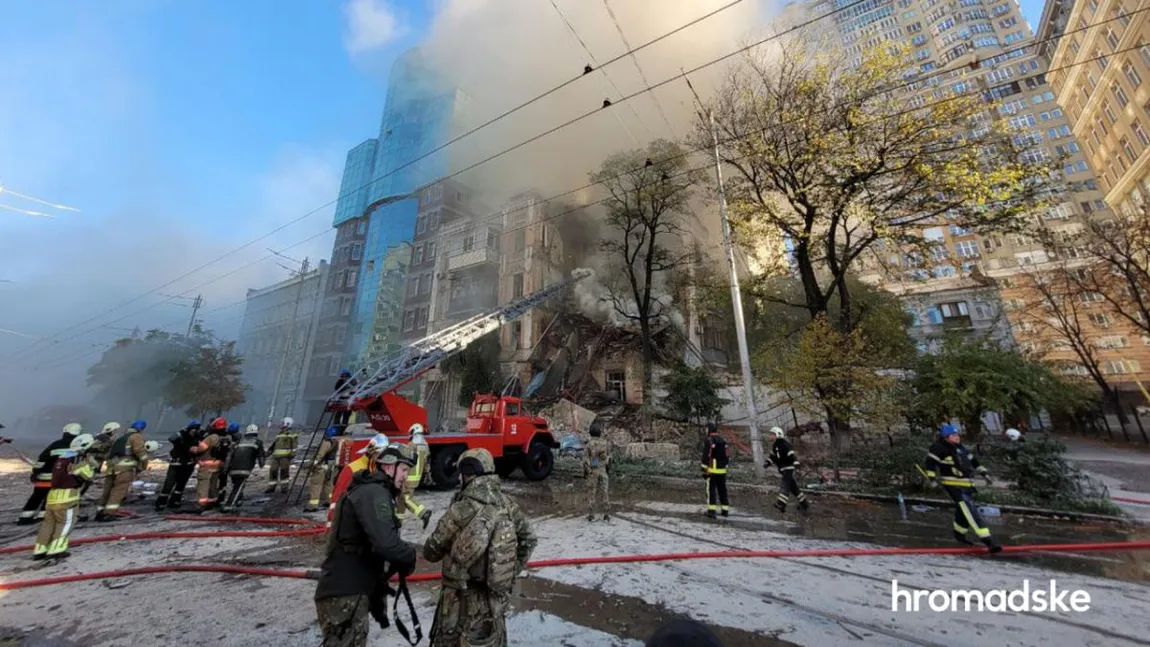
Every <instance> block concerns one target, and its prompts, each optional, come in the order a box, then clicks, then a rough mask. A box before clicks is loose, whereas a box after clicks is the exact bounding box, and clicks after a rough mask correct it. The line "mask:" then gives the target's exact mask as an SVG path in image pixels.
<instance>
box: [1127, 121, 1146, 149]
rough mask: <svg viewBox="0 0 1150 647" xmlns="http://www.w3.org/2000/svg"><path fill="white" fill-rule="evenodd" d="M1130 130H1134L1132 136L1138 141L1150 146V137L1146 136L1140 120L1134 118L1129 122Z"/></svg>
mask: <svg viewBox="0 0 1150 647" xmlns="http://www.w3.org/2000/svg"><path fill="white" fill-rule="evenodd" d="M1130 130H1132V131H1134V136H1135V137H1137V138H1138V141H1140V142H1142V145H1143V146H1150V137H1147V136H1146V131H1145V130H1143V128H1142V122H1141V121H1139V120H1137V119H1135V120H1134V121H1132V122H1131V123H1130Z"/></svg>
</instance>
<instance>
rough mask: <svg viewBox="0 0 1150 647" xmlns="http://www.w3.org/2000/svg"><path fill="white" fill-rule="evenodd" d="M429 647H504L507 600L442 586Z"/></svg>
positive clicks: (482, 592) (471, 590)
mask: <svg viewBox="0 0 1150 647" xmlns="http://www.w3.org/2000/svg"><path fill="white" fill-rule="evenodd" d="M429 641H430V645H431V647H507V599H506V598H501V597H500V596H497V595H495V594H492V593H490V592H488V591H487V590H485V589H482V588H469V589H455V588H450V587H447V586H442V587H440V589H439V603H438V604H436V606H435V620H434V621H432V624H431V636H430V638H429Z"/></svg>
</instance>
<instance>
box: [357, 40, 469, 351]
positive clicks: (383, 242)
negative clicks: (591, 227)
mask: <svg viewBox="0 0 1150 647" xmlns="http://www.w3.org/2000/svg"><path fill="white" fill-rule="evenodd" d="M462 99H463V97H462V95H461V93H460V92H459V91H458V90H456V89H455V88H454V87H452V86H451V85H450V84H449V83H448V82H446V81H445V80H444V79H443V77H442V76H441V75H439V74H438V73H436V72H435V71H434V70H433V69H432V68H431V67H430V66H429V65H428V64H427V62H426V61H425V59H424V58H423V56H422V54H421V52H420V50H419V49H418V48H414V49H411V50H408V51H407V52H405V53H404V54H403V55H401V56H400V57H399V58H398V59H397V60H396V62H395V63H394V64H393V65H392V69H391V76H390V78H389V81H388V88H387V104H386V106H385V107H384V110H383V118H382V120H381V122H380V128H379V136H378V137H377V138H376V139H372V140H368V141H366V142H364V143H362V144H360V145H359V146H357V147H355V148H354V149H352V150H351V151H349V152H348V157H347V162H346V165H345V167H344V174H343V178H342V181H341V193H340V195H341V198H340V200H339V201H338V203H337V204H336V210H335V224H336V225H339V223H341V222H344V221H346V220H348V219H351V218H357V217H360V216H361V215H363V211H364V209H366V208H368V207H369V206H370V205H371V204H372V203H375V202H378V201H380V200H383V199H386V198H396V197H400V196H406V195H411V194H413V193H414V192H415V191H416V189H418V188H420V187H422V186H426V185H428V184H432V183H434V182H435V181H437V180H439V179H441V178H443V177H444V176H446V175H448V174H449V173H450V172H451V170H452V169H451V159H452V158H453V157H455V156H454V155H452V151H451V149H450V148H447V149H444V150H442V151H438V152H436V153H434V154H429V153H431V151H432V150H434V149H436V148H438V147H440V146H443V145H444V144H446V143H447V142H448V141H449V140H450V139H451V138H452V137H454V136H455V135H456V134H457V133H458V132H459V129H460V127H461V126H462V124H461V122H460V115H461V114H462ZM423 155H427V157H426V158H424V159H419V160H418V161H416V160H417V158H419V157H421V156H423ZM368 182H371V184H370V186H369V187H368V188H367V189H365V190H362V191H358V190H354V189H356V188H357V187H361V186H364V185H365V184H368ZM349 191H350V193H348V192H349ZM417 208H418V200H417V198H416V197H415V196H414V195H412V197H411V198H408V199H401V200H397V201H395V202H391V203H388V204H385V205H383V206H380V207H378V208H377V209H375V210H374V211H373V212H372V213H371V215H370V218H369V221H368V230H367V239H366V241H365V242H364V250H363V259H362V262H361V265H360V272H359V281H358V285H357V287H356V295H355V301H354V303H353V305H352V312H351V318H350V321H349V325H348V330H347V337H346V344H347V345H346V348H345V353H346V355H347V356H348V357H347V359H348V363H351V364H358V363H359V362H361V361H362V360H363V359H364V358H365V357H364V356H365V354H366V350H367V347H368V345H369V344H370V343H371V342H372V340H373V336H374V338H375V342H376V343H377V344H378V343H381V342H387V341H389V339H390V337H391V336H392V335H393V331H394V332H398V326H394V325H393V322H394V321H395V320H396V319H397V318H398V317H399V315H400V313H401V311H402V308H403V303H402V297H403V292H402V290H398V291H397V290H394V289H390V287H385V289H382V290H381V289H380V288H381V283H384V282H386V283H387V284H388V286H391V285H392V284H398V285H403V283H404V281H405V280H406V268H407V265H408V264H409V262H410V250H411V244H410V243H411V240H412V238H413V236H414V234H415V219H416V210H417ZM405 253H406V254H407V255H408V258H401V256H403V255H404V254H405ZM385 338H386V339H385Z"/></svg>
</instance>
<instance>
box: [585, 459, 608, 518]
mask: <svg viewBox="0 0 1150 647" xmlns="http://www.w3.org/2000/svg"><path fill="white" fill-rule="evenodd" d="M608 484H609V479H608V478H607V470H606V469H604V468H602V467H594V468H592V469H591V471H590V472H588V473H587V487H589V488H590V490H591V492H590V496H588V498H587V513H588V514H592V515H593V514H595V506H596V505H597V504H598V503H599V495H600V494H602V496H603V509H602V512H603V514H610V512H611V496H610V490H609V488H608Z"/></svg>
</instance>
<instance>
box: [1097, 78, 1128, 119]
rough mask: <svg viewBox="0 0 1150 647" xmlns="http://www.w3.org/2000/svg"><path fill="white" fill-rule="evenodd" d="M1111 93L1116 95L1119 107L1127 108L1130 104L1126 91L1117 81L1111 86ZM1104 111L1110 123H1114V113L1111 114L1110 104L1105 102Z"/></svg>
mask: <svg viewBox="0 0 1150 647" xmlns="http://www.w3.org/2000/svg"><path fill="white" fill-rule="evenodd" d="M1110 91H1111V92H1113V93H1114V98H1115V99H1117V100H1118V105H1119V106H1122V107H1123V108H1125V107H1126V104H1127V103H1130V99H1128V98H1127V97H1126V91H1125V90H1123V89H1122V85H1121V84H1119V83H1118V82H1117V81H1115V82H1113V83H1111V84H1110ZM1102 109H1103V110H1105V111H1106V117H1107V118H1108V119H1110V123H1114V121H1115V119H1114V113H1113V112H1110V102H1108V101H1106V102H1103V103H1102Z"/></svg>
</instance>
